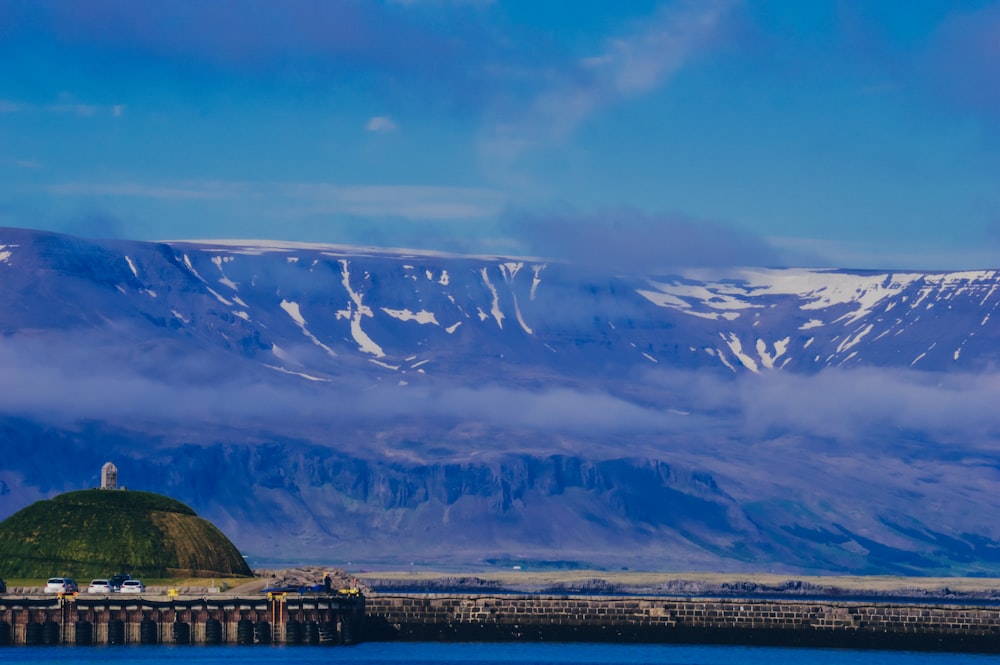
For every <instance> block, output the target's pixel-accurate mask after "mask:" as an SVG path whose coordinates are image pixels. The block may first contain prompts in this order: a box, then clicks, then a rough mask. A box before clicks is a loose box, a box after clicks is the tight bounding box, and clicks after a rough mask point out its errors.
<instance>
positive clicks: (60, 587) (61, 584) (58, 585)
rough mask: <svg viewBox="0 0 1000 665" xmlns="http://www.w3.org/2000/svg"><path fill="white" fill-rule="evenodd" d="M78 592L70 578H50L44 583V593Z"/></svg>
mask: <svg viewBox="0 0 1000 665" xmlns="http://www.w3.org/2000/svg"><path fill="white" fill-rule="evenodd" d="M79 590H80V589H79V587H77V586H76V582H74V581H73V578H72V577H50V578H49V579H48V581H47V582H46V583H45V593H76V592H77V591H79Z"/></svg>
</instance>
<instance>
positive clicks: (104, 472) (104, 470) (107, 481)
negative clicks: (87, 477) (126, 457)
mask: <svg viewBox="0 0 1000 665" xmlns="http://www.w3.org/2000/svg"><path fill="white" fill-rule="evenodd" d="M101 489H102V490H116V489H118V467H117V466H115V465H114V464H112V463H111V462H105V463H104V466H102V467H101Z"/></svg>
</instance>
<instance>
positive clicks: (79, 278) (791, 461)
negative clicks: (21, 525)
mask: <svg viewBox="0 0 1000 665" xmlns="http://www.w3.org/2000/svg"><path fill="white" fill-rule="evenodd" d="M264 244H266V245H268V246H266V247H263V246H262V243H260V242H259V241H256V242H248V241H200V242H192V241H183V242H181V241H176V242H170V243H143V242H132V241H118V240H115V241H96V240H85V239H81V238H74V237H71V236H61V235H58V234H48V233H43V232H35V231H26V230H16V229H0V331H2V333H3V336H2V338H0V363H2V365H3V366H4V367H5V372H4V377H3V378H0V386H2V391H3V392H2V394H3V396H4V406H3V409H2V415H0V433H2V436H3V438H4V441H5V447H6V448H7V449H8V450H9V451H10V453H9V454H8V459H7V463H6V464H5V466H4V468H3V469H2V470H0V516H3V515H7V514H11V513H13V512H15V511H16V510H17V509H18V508H19V507H23V505H26V504H27V503H29V502H30V501H31V500H34V499H37V498H44V497H47V496H51V495H52V493H53V492H56V491H64V490H67V489H79V488H82V487H87V486H88V484H87V483H93V482H94V478H95V476H96V473H97V471H98V469H99V466H100V464H101V463H103V462H104V461H107V459H114V461H115V463H116V464H117V465H118V467H119V469H121V470H122V475H123V477H126V478H127V476H129V475H132V477H133V478H138V479H141V486H142V487H143V489H149V490H151V491H157V492H161V493H164V494H169V495H171V496H176V497H178V498H179V499H180V500H182V501H183V502H185V503H187V504H189V505H192V506H193V507H195V509H196V510H197V511H198V512H199V514H203V515H205V516H206V517H207V518H208V519H211V520H212V521H213V522H214V523H216V524H218V525H219V527H220V528H221V529H222V530H223V531H224V532H225V533H227V534H229V535H230V537H231V538H232V539H233V541H234V542H235V543H237V545H238V546H239V547H240V548H241V549H242V550H243V551H244V553H245V554H248V555H250V556H252V557H254V556H255V557H258V558H259V559H268V560H272V561H281V562H287V561H288V558H289V557H293V558H294V557H297V556H312V557H333V558H334V561H330V562H331V563H333V562H337V561H340V562H342V561H346V560H358V559H361V558H364V559H367V560H376V559H378V560H384V561H403V560H404V559H407V560H413V559H422V560H435V561H442V560H451V561H462V562H475V561H485V560H498V559H503V560H509V559H534V560H555V559H565V560H573V561H577V562H580V563H581V564H584V563H585V564H593V565H604V566H606V565H613V563H615V562H617V563H620V564H621V565H624V566H633V567H634V566H645V567H648V568H660V569H667V568H669V569H695V568H700V569H720V570H751V569H758V570H760V569H768V570H770V569H782V570H785V569H787V570H790V571H835V572H867V573H878V572H891V573H896V574H900V573H902V574H914V573H915V574H932V573H933V574H940V573H942V572H944V573H949V572H959V573H963V574H987V573H991V572H995V571H997V569H998V568H1000V555H998V552H1000V530H998V528H997V527H995V526H994V525H993V524H992V521H991V520H990V519H989V517H988V515H989V513H990V511H991V508H992V506H993V502H992V499H991V498H990V493H991V492H993V491H994V490H995V488H996V481H997V473H996V470H997V469H998V468H1000V460H998V459H997V457H998V456H997V453H996V449H995V448H996V447H995V445H994V442H995V441H996V435H997V434H998V429H1000V428H998V427H997V424H996V422H995V418H994V417H993V408H992V404H993V403H994V401H993V400H994V398H996V397H998V395H997V389H996V388H995V387H994V386H995V385H996V383H995V382H994V380H993V377H994V368H995V367H996V365H997V361H998V360H1000V358H998V354H1000V344H997V342H998V341H1000V339H998V336H1000V331H998V329H996V328H995V327H994V326H993V325H992V319H993V318H996V317H993V311H994V310H995V309H996V307H997V306H998V304H1000V291H998V289H997V286H998V285H1000V273H998V272H997V271H989V270H984V271H956V272H941V271H931V272H919V271H898V272H885V271H842V270H832V269H823V270H806V269H756V268H742V269H732V270H729V271H724V272H719V271H713V272H712V273H708V272H706V271H694V270H688V271H683V272H682V273H679V274H674V275H625V274H620V273H615V272H602V271H600V270H598V269H595V268H594V267H581V266H574V265H571V264H564V263H556V262H553V261H539V260H534V259H517V258H510V257H489V256H475V257H470V256H463V255H448V254H440V253H433V252H417V251H414V252H408V251H403V250H393V251H388V250H379V249H377V248H363V249H360V250H359V249H357V248H351V247H346V246H332V245H323V246H314V245H302V244H298V243H280V242H278V243H264ZM53 456H56V457H58V458H60V459H65V460H69V461H70V465H69V466H68V467H67V466H63V467H62V468H60V469H59V471H58V472H56V473H52V472H50V471H49V470H48V465H47V462H48V460H50V459H53ZM126 482H128V484H129V485H130V486H135V485H136V482H135V481H133V480H126ZM332 553H334V554H332ZM324 562H325V561H324ZM293 563H294V562H293ZM255 565H256V564H255Z"/></svg>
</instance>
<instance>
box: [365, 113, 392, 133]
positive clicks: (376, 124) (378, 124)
mask: <svg viewBox="0 0 1000 665" xmlns="http://www.w3.org/2000/svg"><path fill="white" fill-rule="evenodd" d="M365 129H367V130H368V131H369V132H377V133H380V134H382V133H386V132H394V131H396V130H397V129H399V125H397V124H396V123H395V122H394V121H393V119H392V118H390V117H389V116H387V115H377V116H374V117H372V118H370V119H369V120H368V123H367V124H366V125H365Z"/></svg>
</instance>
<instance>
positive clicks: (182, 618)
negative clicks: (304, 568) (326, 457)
mask: <svg viewBox="0 0 1000 665" xmlns="http://www.w3.org/2000/svg"><path fill="white" fill-rule="evenodd" d="M364 617H365V597H364V596H363V595H362V594H339V593H335V594H318V593H317V594H298V593H269V594H266V595H264V594H261V595H259V596H253V597H240V596H231V595H225V594H213V595H212V596H211V597H183V596H176V597H164V598H162V599H160V598H152V597H149V596H141V595H136V596H127V595H123V594H112V595H108V596H100V597H97V596H89V595H76V594H67V595H62V596H58V597H57V596H34V597H30V596H24V597H20V598H12V597H9V596H7V597H5V596H0V646H15V645H60V644H71V645H78V646H88V645H118V644H121V645H128V644H134V645H147V644H148V645H152V644H192V645H198V644H211V645H221V644H232V645H269V644H274V645H329V646H332V645H349V644H355V643H357V642H359V641H360V640H361V638H362V632H363V626H364Z"/></svg>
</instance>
